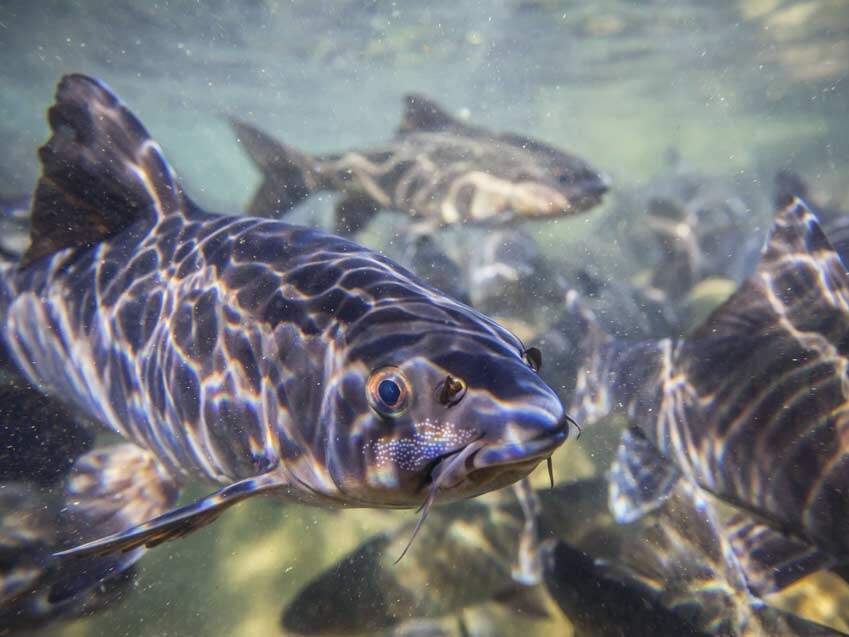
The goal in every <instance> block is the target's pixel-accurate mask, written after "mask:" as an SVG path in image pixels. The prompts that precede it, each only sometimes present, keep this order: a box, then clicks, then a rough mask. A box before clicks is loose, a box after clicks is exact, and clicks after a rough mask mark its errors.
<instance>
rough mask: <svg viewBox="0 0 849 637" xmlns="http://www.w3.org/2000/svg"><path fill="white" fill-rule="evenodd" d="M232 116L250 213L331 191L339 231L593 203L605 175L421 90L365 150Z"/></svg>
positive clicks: (485, 218)
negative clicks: (304, 146) (322, 148)
mask: <svg viewBox="0 0 849 637" xmlns="http://www.w3.org/2000/svg"><path fill="white" fill-rule="evenodd" d="M231 125H232V126H233V129H234V131H235V133H236V137H237V139H238V140H239V142H240V143H241V144H242V146H243V147H244V149H245V151H246V152H247V153H248V155H249V156H250V158H251V159H252V160H253V162H254V163H255V164H256V165H257V167H258V168H259V169H260V170H261V171H262V175H263V181H262V183H261V185H260V187H259V190H257V192H256V194H255V195H254V198H253V200H252V202H251V203H250V205H249V206H248V214H255V215H269V214H273V215H277V216H279V215H282V214H284V213H286V212H288V211H289V210H290V209H291V208H292V207H294V206H295V205H297V204H298V203H299V202H300V201H302V200H303V199H305V198H307V197H309V196H310V195H311V194H313V193H315V192H319V191H333V192H339V193H341V194H342V197H341V199H340V200H339V203H338V204H337V206H336V231H337V232H338V233H340V234H341V233H353V232H357V231H358V230H360V229H361V228H362V227H364V226H365V225H366V224H367V223H368V222H369V221H370V220H371V218H372V217H373V216H374V214H375V213H376V212H378V211H379V210H386V209H388V210H397V211H399V212H405V213H407V214H409V215H410V217H411V218H412V219H413V220H414V221H415V222H416V224H417V225H419V226H421V227H427V228H431V229H432V228H437V227H441V226H450V225H454V224H461V223H483V224H488V225H493V224H502V223H507V222H514V221H521V220H529V219H546V218H553V217H560V216H565V215H571V214H575V213H578V212H581V211H583V210H589V209H590V208H592V207H594V206H596V205H598V204H599V203H600V202H601V199H602V196H603V195H604V193H605V192H607V190H608V188H609V184H610V180H609V178H608V177H607V176H605V175H603V174H601V173H599V172H598V171H596V170H595V169H594V168H592V167H591V166H590V165H589V164H587V163H586V162H585V161H584V160H582V159H580V158H578V157H576V156H574V155H570V154H568V153H565V152H563V151H561V150H558V149H557V148H553V147H551V146H548V145H547V144H543V143H542V142H540V141H538V140H535V139H531V138H529V137H523V136H521V135H515V134H512V133H494V132H492V131H489V130H486V129H484V128H480V127H477V126H472V125H470V124H467V123H465V122H463V121H461V120H459V119H457V118H455V117H453V116H452V115H450V114H449V113H447V112H446V111H445V110H444V109H443V108H442V107H440V106H439V105H438V104H436V103H434V102H433V101H431V100H429V99H427V98H425V97H423V96H421V95H408V96H407V97H405V100H404V114H403V117H402V121H401V127H400V129H399V131H398V133H397V135H396V136H395V137H394V139H393V140H392V141H391V142H389V143H387V144H384V145H383V146H379V147H375V148H371V149H367V150H350V151H346V152H343V153H338V154H333V155H325V156H310V155H306V154H305V153H302V152H300V151H298V150H296V149H294V148H290V147H288V146H285V145H284V144H281V143H280V142H278V141H277V140H276V139H274V138H272V137H271V136H269V135H268V134H266V133H264V132H262V131H261V130H259V129H258V128H256V127H255V126H252V125H251V124H248V123H246V122H243V121H240V120H238V119H231Z"/></svg>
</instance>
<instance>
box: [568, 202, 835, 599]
mask: <svg viewBox="0 0 849 637" xmlns="http://www.w3.org/2000/svg"><path fill="white" fill-rule="evenodd" d="M848 301H849V279H847V274H846V268H845V266H844V265H843V263H842V262H841V260H840V258H839V257H838V255H837V254H836V253H835V252H834V250H833V248H832V247H831V245H830V244H829V242H828V239H827V238H826V237H825V235H824V234H823V232H822V230H821V229H820V226H819V224H818V222H817V220H816V218H815V217H814V216H813V214H812V213H811V212H810V211H809V210H808V209H807V208H806V207H805V205H804V204H803V203H802V202H801V201H799V200H794V202H793V204H792V205H791V206H789V207H787V208H786V209H784V210H783V211H781V212H780V213H779V214H778V216H777V218H776V220H775V225H774V226H773V230H772V233H771V235H770V238H769V241H768V243H767V245H766V248H765V250H764V253H763V255H762V257H761V261H760V264H759V265H758V268H757V271H756V272H755V274H754V275H753V276H752V277H751V278H749V279H748V280H746V281H745V282H744V283H743V284H742V285H741V286H740V288H739V289H738V290H737V291H736V292H735V293H734V294H733V295H732V296H731V298H729V299H728V300H727V301H726V302H725V303H724V304H723V305H722V306H720V307H719V308H718V309H717V310H716V311H715V312H714V313H713V314H712V315H711V316H710V317H709V318H708V320H707V321H705V323H703V324H702V325H700V326H699V327H698V328H697V329H695V330H694V331H693V332H692V333H691V334H690V335H689V336H687V337H686V338H681V339H663V340H659V341H643V342H627V341H619V340H615V339H612V338H611V337H610V336H608V335H606V334H605V333H604V332H603V331H602V330H600V329H599V328H598V326H597V325H596V324H595V321H594V317H593V316H592V314H591V313H590V312H588V311H586V310H585V309H582V308H580V303H579V302H578V299H577V297H576V296H574V295H570V304H571V306H572V308H573V316H575V317H577V319H578V322H579V324H580V326H581V333H582V339H583V340H582V344H583V353H584V358H583V363H582V366H581V369H580V371H579V373H578V380H577V388H576V393H575V399H574V407H575V409H576V413H577V414H578V417H579V420H581V421H582V422H584V423H586V424H590V423H592V422H594V421H596V420H598V419H599V418H601V417H603V416H604V415H605V414H607V413H608V412H609V411H610V410H611V409H613V408H614V407H616V408H621V409H622V410H623V411H624V412H625V413H626V414H627V417H628V420H629V422H630V423H632V424H633V426H634V427H633V428H632V429H631V430H629V431H627V432H626V433H625V435H624V436H623V440H622V444H621V445H620V448H619V452H618V461H617V463H616V465H615V467H614V471H613V477H614V479H613V488H612V490H611V505H612V506H613V508H614V511H615V513H616V515H617V517H618V518H619V519H620V520H624V521H628V520H634V519H637V518H639V517H640V516H641V515H643V514H644V513H645V512H647V511H650V510H651V509H652V508H653V507H656V506H657V505H658V504H659V503H660V502H662V501H663V499H664V498H665V497H666V496H667V494H668V493H669V491H670V489H672V488H673V487H674V485H675V484H676V483H677V482H678V481H679V480H681V479H689V480H693V481H694V482H696V483H697V484H699V485H700V486H701V487H702V488H704V489H706V490H707V491H709V492H711V493H714V494H716V495H717V496H719V497H720V498H723V499H725V500H727V501H729V502H731V503H733V504H735V505H736V506H737V507H738V508H740V509H742V514H741V515H744V516H745V519H746V520H747V522H746V523H740V521H739V520H737V521H736V522H735V523H734V524H733V526H732V527H730V528H731V529H736V531H735V532H734V534H733V537H732V538H731V540H732V543H733V545H734V547H735V550H736V551H737V554H738V558H739V560H740V561H741V563H742V565H743V568H744V569H745V572H746V577H747V582H748V584H749V586H750V587H751V588H752V590H753V591H755V592H756V593H758V594H765V593H768V592H771V591H774V590H780V589H781V588H783V587H785V586H787V585H788V584H789V583H791V582H793V581H795V580H796V579H798V578H800V577H802V576H804V575H805V574H807V573H809V572H811V571H814V570H817V569H819V568H823V567H827V566H829V565H832V564H834V563H843V562H845V561H846V559H847V557H849V544H847V535H846V534H845V533H843V532H841V531H840V529H843V528H845V527H846V524H847V516H848V515H849V501H847V499H846V486H847V485H846V481H847V477H849V472H847V462H849V454H847V447H846V444H845V440H844V439H845V433H846V429H847V426H849V425H847V423H849V421H847V418H846V406H847V404H849V401H847V395H849V394H847V392H849V390H847V388H846V385H845V369H844V368H845V358H844V357H845V352H844V348H845V342H846V334H847V332H848V331H849V313H847V307H849V303H847V302H848Z"/></svg>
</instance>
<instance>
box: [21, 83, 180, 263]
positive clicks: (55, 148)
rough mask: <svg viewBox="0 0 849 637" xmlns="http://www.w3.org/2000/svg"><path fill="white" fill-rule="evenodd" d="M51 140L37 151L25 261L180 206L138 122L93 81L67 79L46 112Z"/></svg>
mask: <svg viewBox="0 0 849 637" xmlns="http://www.w3.org/2000/svg"><path fill="white" fill-rule="evenodd" d="M48 120H49V122H50V128H51V131H52V133H53V135H52V136H51V137H50V139H49V140H48V141H47V143H46V144H45V145H44V146H42V147H41V149H40V150H39V157H40V159H41V165H42V175H41V179H40V180H39V182H38V185H37V186H36V189H35V194H34V196H33V207H32V230H31V239H32V242H31V245H30V249H29V250H28V251H27V253H26V254H25V255H24V259H23V262H24V263H29V262H32V261H34V260H36V259H38V258H41V257H44V256H46V255H49V254H52V253H54V252H56V251H58V250H61V249H63V248H70V247H77V246H90V245H94V244H96V243H98V242H100V241H102V240H104V239H107V238H109V237H111V236H113V235H115V234H117V233H119V232H120V231H121V230H123V229H124V228H126V227H128V226H129V225H131V224H133V223H134V222H136V221H138V220H140V219H149V220H150V221H152V222H155V221H156V219H158V218H160V217H162V216H163V215H167V214H170V213H173V212H176V211H179V210H181V209H182V208H183V205H184V198H183V194H182V191H181V189H180V186H179V184H178V183H177V179H176V177H175V175H174V173H173V172H172V170H171V168H170V167H169V166H168V163H167V162H166V161H165V159H164V157H163V156H162V150H161V149H160V148H159V145H158V144H157V143H156V142H155V141H153V140H152V139H151V138H150V136H149V135H148V133H147V131H146V130H145V129H144V126H142V124H141V122H139V120H138V119H137V118H136V117H135V115H133V114H132V113H131V112H130V111H129V110H128V109H127V108H126V107H125V106H124V105H123V104H122V103H121V101H120V100H119V99H118V98H117V97H116V96H115V95H114V94H113V93H112V92H111V91H110V90H109V89H108V88H106V86H104V85H103V84H101V83H100V82H98V81H97V80H95V79H92V78H90V77H86V76H84V75H67V76H65V77H63V78H62V80H61V81H60V82H59V87H58V88H57V90H56V103H55V104H54V105H53V106H52V107H51V108H50V110H49V112H48Z"/></svg>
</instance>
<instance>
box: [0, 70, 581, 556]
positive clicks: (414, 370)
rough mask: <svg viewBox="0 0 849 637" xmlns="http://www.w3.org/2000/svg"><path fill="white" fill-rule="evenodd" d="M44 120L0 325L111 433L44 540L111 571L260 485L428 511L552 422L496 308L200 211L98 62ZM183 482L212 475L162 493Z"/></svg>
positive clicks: (536, 455)
mask: <svg viewBox="0 0 849 637" xmlns="http://www.w3.org/2000/svg"><path fill="white" fill-rule="evenodd" d="M49 120H50V124H51V128H52V130H53V135H52V137H51V138H50V140H49V141H48V142H47V144H46V145H45V146H44V147H42V148H41V150H40V157H41V161H42V170H43V175H42V177H41V179H40V181H39V183H38V186H37V188H36V191H35V195H34V198H33V201H34V204H33V214H32V242H31V246H30V248H29V250H28V251H27V253H26V254H25V255H24V257H23V259H22V260H21V262H19V263H7V264H4V265H2V266H0V314H2V316H3V322H2V335H3V340H4V341H5V342H6V344H7V347H8V350H9V351H10V354H11V356H12V358H13V359H14V360H15V362H16V364H17V365H19V366H20V368H21V369H22V371H23V372H24V373H25V374H26V375H27V376H28V377H29V378H30V379H32V380H33V381H34V382H37V383H38V384H39V385H40V386H41V387H43V388H44V389H45V390H46V391H47V392H49V393H51V394H53V395H56V396H59V397H61V398H62V400H64V401H66V402H68V403H70V404H72V405H73V406H74V407H76V408H77V409H79V410H80V412H81V413H83V414H85V415H86V416H87V417H89V418H90V419H92V420H94V421H97V422H99V423H100V424H101V425H103V426H104V427H106V428H108V429H110V430H111V431H113V432H115V433H117V434H119V435H121V436H123V437H124V438H125V439H126V440H127V442H126V443H123V444H116V445H112V446H108V447H104V448H97V449H94V450H93V451H91V452H89V453H87V454H85V455H84V456H83V457H82V458H81V459H80V460H79V461H78V462H77V463H76V465H75V466H74V469H73V471H72V472H71V474H70V475H69V477H68V480H67V498H68V502H69V503H70V504H69V509H70V510H69V514H70V517H71V518H72V519H74V520H78V521H81V523H80V524H79V525H78V526H79V527H80V528H86V529H87V532H86V533H84V534H82V535H81V537H80V538H79V540H78V541H83V542H86V543H85V544H83V545H82V546H78V547H77V548H75V549H71V550H67V551H64V552H62V553H61V554H60V556H77V557H80V556H86V557H88V558H92V559H95V558H98V557H99V556H105V557H106V558H109V557H111V556H112V554H114V557H113V558H112V559H114V560H115V563H114V564H113V566H112V570H113V571H114V572H119V571H120V570H122V569H124V568H127V566H128V565H129V564H132V562H133V561H135V560H136V559H138V557H139V556H140V555H141V553H142V552H143V551H144V547H146V546H147V547H149V546H153V545H156V544H158V543H160V542H163V541H166V540H169V539H173V538H176V537H180V536H182V535H185V534H187V533H189V532H191V531H193V530H195V529H197V528H199V527H200V526H203V525H205V524H207V523H209V522H211V521H212V520H213V519H215V518H216V517H217V516H218V515H219V514H220V513H221V512H222V511H223V510H224V509H226V508H228V507H229V506H231V505H233V504H235V503H236V502H239V501H241V500H243V499H245V498H247V497H250V496H253V495H256V494H259V493H272V494H275V495H278V496H281V497H284V498H288V499H296V500H300V501H303V502H306V503H312V504H321V505H328V506H359V507H394V508H406V507H422V515H421V516H420V518H419V523H420V524H421V522H422V521H423V520H424V517H425V516H426V515H427V513H428V511H429V509H430V506H431V505H432V504H433V503H434V501H450V500H458V499H463V498H467V497H472V496H475V495H479V494H481V493H485V492H487V491H490V490H493V489H497V488H500V487H502V486H505V485H508V484H511V483H513V482H515V481H517V480H519V479H521V478H523V477H524V476H525V475H527V474H528V473H529V472H530V471H531V470H532V469H533V468H534V467H535V466H536V465H537V464H538V463H539V462H540V461H541V460H543V459H545V458H547V457H548V456H550V454H551V453H552V452H553V451H554V449H555V448H557V447H558V446H559V445H560V444H561V443H562V442H563V441H564V440H565V439H566V437H567V431H568V418H567V416H566V414H565V413H564V411H563V407H562V405H561V404H560V401H559V400H558V398H557V397H556V395H555V394H554V392H553V391H552V390H551V389H550V388H549V387H548V386H546V385H545V384H544V383H543V382H542V381H541V380H540V378H539V376H538V375H537V373H536V371H535V370H534V369H533V364H532V363H533V361H531V360H530V359H529V358H528V355H527V354H526V351H525V348H524V347H523V345H522V344H521V342H520V341H519V340H518V339H517V338H515V337H514V336H513V335H512V334H510V333H509V332H507V331H506V330H504V329H502V328H501V327H499V326H498V325H497V324H496V323H494V322H493V321H491V320H490V319H488V318H486V317H485V316H483V315H481V314H479V313H478V312H476V311H474V310H472V309H471V308H469V307H467V306H465V305H462V304H461V303H459V302H456V301H454V300H452V299H450V298H448V297H446V296H444V295H442V294H440V293H438V292H437V291H436V290H434V289H433V288H431V287H429V286H427V285H426V284H424V283H422V282H420V281H419V280H418V279H417V278H416V277H415V276H414V275H412V274H411V273H410V272H408V271H406V270H405V269H403V268H401V267H400V266H398V265H396V264H395V263H393V262H392V261H390V260H388V259H386V258H384V257H382V256H381V255H379V254H377V253H375V252H372V251H370V250H367V249H365V248H363V247H361V246H359V245H357V244H354V243H352V242H350V241H347V240H344V239H341V238H339V237H335V236H332V235H329V234H326V233H323V232H320V231H317V230H314V229H310V228H304V227H298V226H292V225H288V224H285V223H282V222H279V221H271V220H268V219H257V218H245V217H242V216H218V215H212V214H209V213H206V212H204V211H202V210H200V209H199V208H198V207H197V206H195V205H194V204H193V203H192V202H191V200H190V199H189V198H188V197H187V196H186V195H185V194H184V193H183V191H182V189H181V187H180V185H179V182H178V181H177V179H176V177H175V176H174V174H173V172H172V171H171V169H170V167H169V166H168V164H167V163H166V162H165V160H164V158H163V157H162V154H161V151H160V149H159V146H158V145H157V144H156V143H155V142H154V141H153V140H152V139H151V138H150V137H149V136H148V134H147V132H146V131H145V129H144V127H143V126H142V125H141V123H140V122H139V121H138V120H137V119H136V118H135V116H134V115H133V114H132V113H130V112H129V111H128V110H127V108H126V107H125V106H124V105H123V104H122V103H121V102H120V101H119V100H118V98H116V97H115V96H114V95H113V94H112V93H111V92H110V91H109V90H108V89H107V88H106V87H104V85H102V84H101V83H99V82H98V81H96V80H93V79H91V78H87V77H85V76H81V75H71V76H67V77H65V78H64V79H63V80H62V81H61V83H60V84H59V87H58V91H57V96H56V103H55V105H54V106H53V107H52V108H51V109H50V111H49ZM189 479H197V480H201V481H204V482H205V483H207V484H212V485H216V486H219V487H221V488H220V489H219V490H218V491H216V492H215V493H213V494H211V495H209V496H208V497H206V498H203V499H201V500H199V501H197V502H195V503H193V504H189V505H187V506H183V507H179V508H174V507H175V504H176V501H177V497H178V494H179V492H180V489H181V486H182V484H183V482H184V481H186V480H189ZM86 521H87V522H88V524H83V523H82V522H86ZM115 527H117V528H115ZM109 534H111V535H109ZM103 535H106V537H101V536H103ZM98 537H100V538H101V539H96V538H98ZM104 559H105V558H104Z"/></svg>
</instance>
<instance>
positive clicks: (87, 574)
mask: <svg viewBox="0 0 849 637" xmlns="http://www.w3.org/2000/svg"><path fill="white" fill-rule="evenodd" d="M0 440H2V441H3V442H2V446H0V635H6V634H12V633H13V632H18V631H23V630H34V629H37V628H41V627H44V626H47V625H49V624H52V623H54V622H57V621H60V620H70V619H74V618H77V617H81V616H83V615H91V614H93V613H95V612H97V611H99V610H102V609H104V608H106V607H107V606H111V605H114V604H115V603H117V602H119V601H120V600H122V599H123V598H124V597H125V596H126V595H127V594H128V592H129V590H130V587H131V584H132V582H133V581H134V577H135V571H134V568H132V567H130V568H127V569H124V570H122V571H121V572H119V573H116V574H114V575H113V574H112V573H111V572H110V570H109V566H110V562H109V560H105V561H104V560H99V561H94V562H93V561H92V560H75V561H72V562H65V563H61V564H60V563H56V562H55V561H54V560H52V558H51V554H52V552H53V551H56V550H59V549H61V548H63V547H64V546H65V545H66V543H67V541H68V540H69V539H71V540H72V539H73V538H74V537H75V535H76V533H77V529H76V528H75V527H74V524H73V521H72V520H69V519H63V516H62V511H63V510H64V508H65V505H66V503H65V501H64V498H63V497H62V496H61V494H62V485H63V482H64V480H65V478H66V477H67V475H68V474H69V473H70V471H71V468H72V467H73V464H74V462H75V461H76V460H77V459H78V458H79V457H80V456H82V455H84V454H85V453H86V452H87V451H89V450H90V449H91V447H92V445H93V442H94V435H93V433H92V431H91V430H90V429H89V428H87V427H85V426H84V425H83V424H82V423H80V422H78V421H76V420H75V419H73V418H70V417H69V415H68V413H67V408H66V407H65V406H64V405H62V404H61V403H59V402H57V401H56V400H54V399H51V398H50V397H49V396H45V395H43V394H42V393H41V392H39V391H38V390H36V389H35V388H33V387H32V386H30V385H29V383H27V382H26V381H25V380H24V379H21V378H20V377H17V376H15V375H12V374H9V373H8V372H4V373H3V375H2V379H0ZM94 572H96V573H97V574H96V575H95V576H94V577H92V576H91V575H92V573H94Z"/></svg>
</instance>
